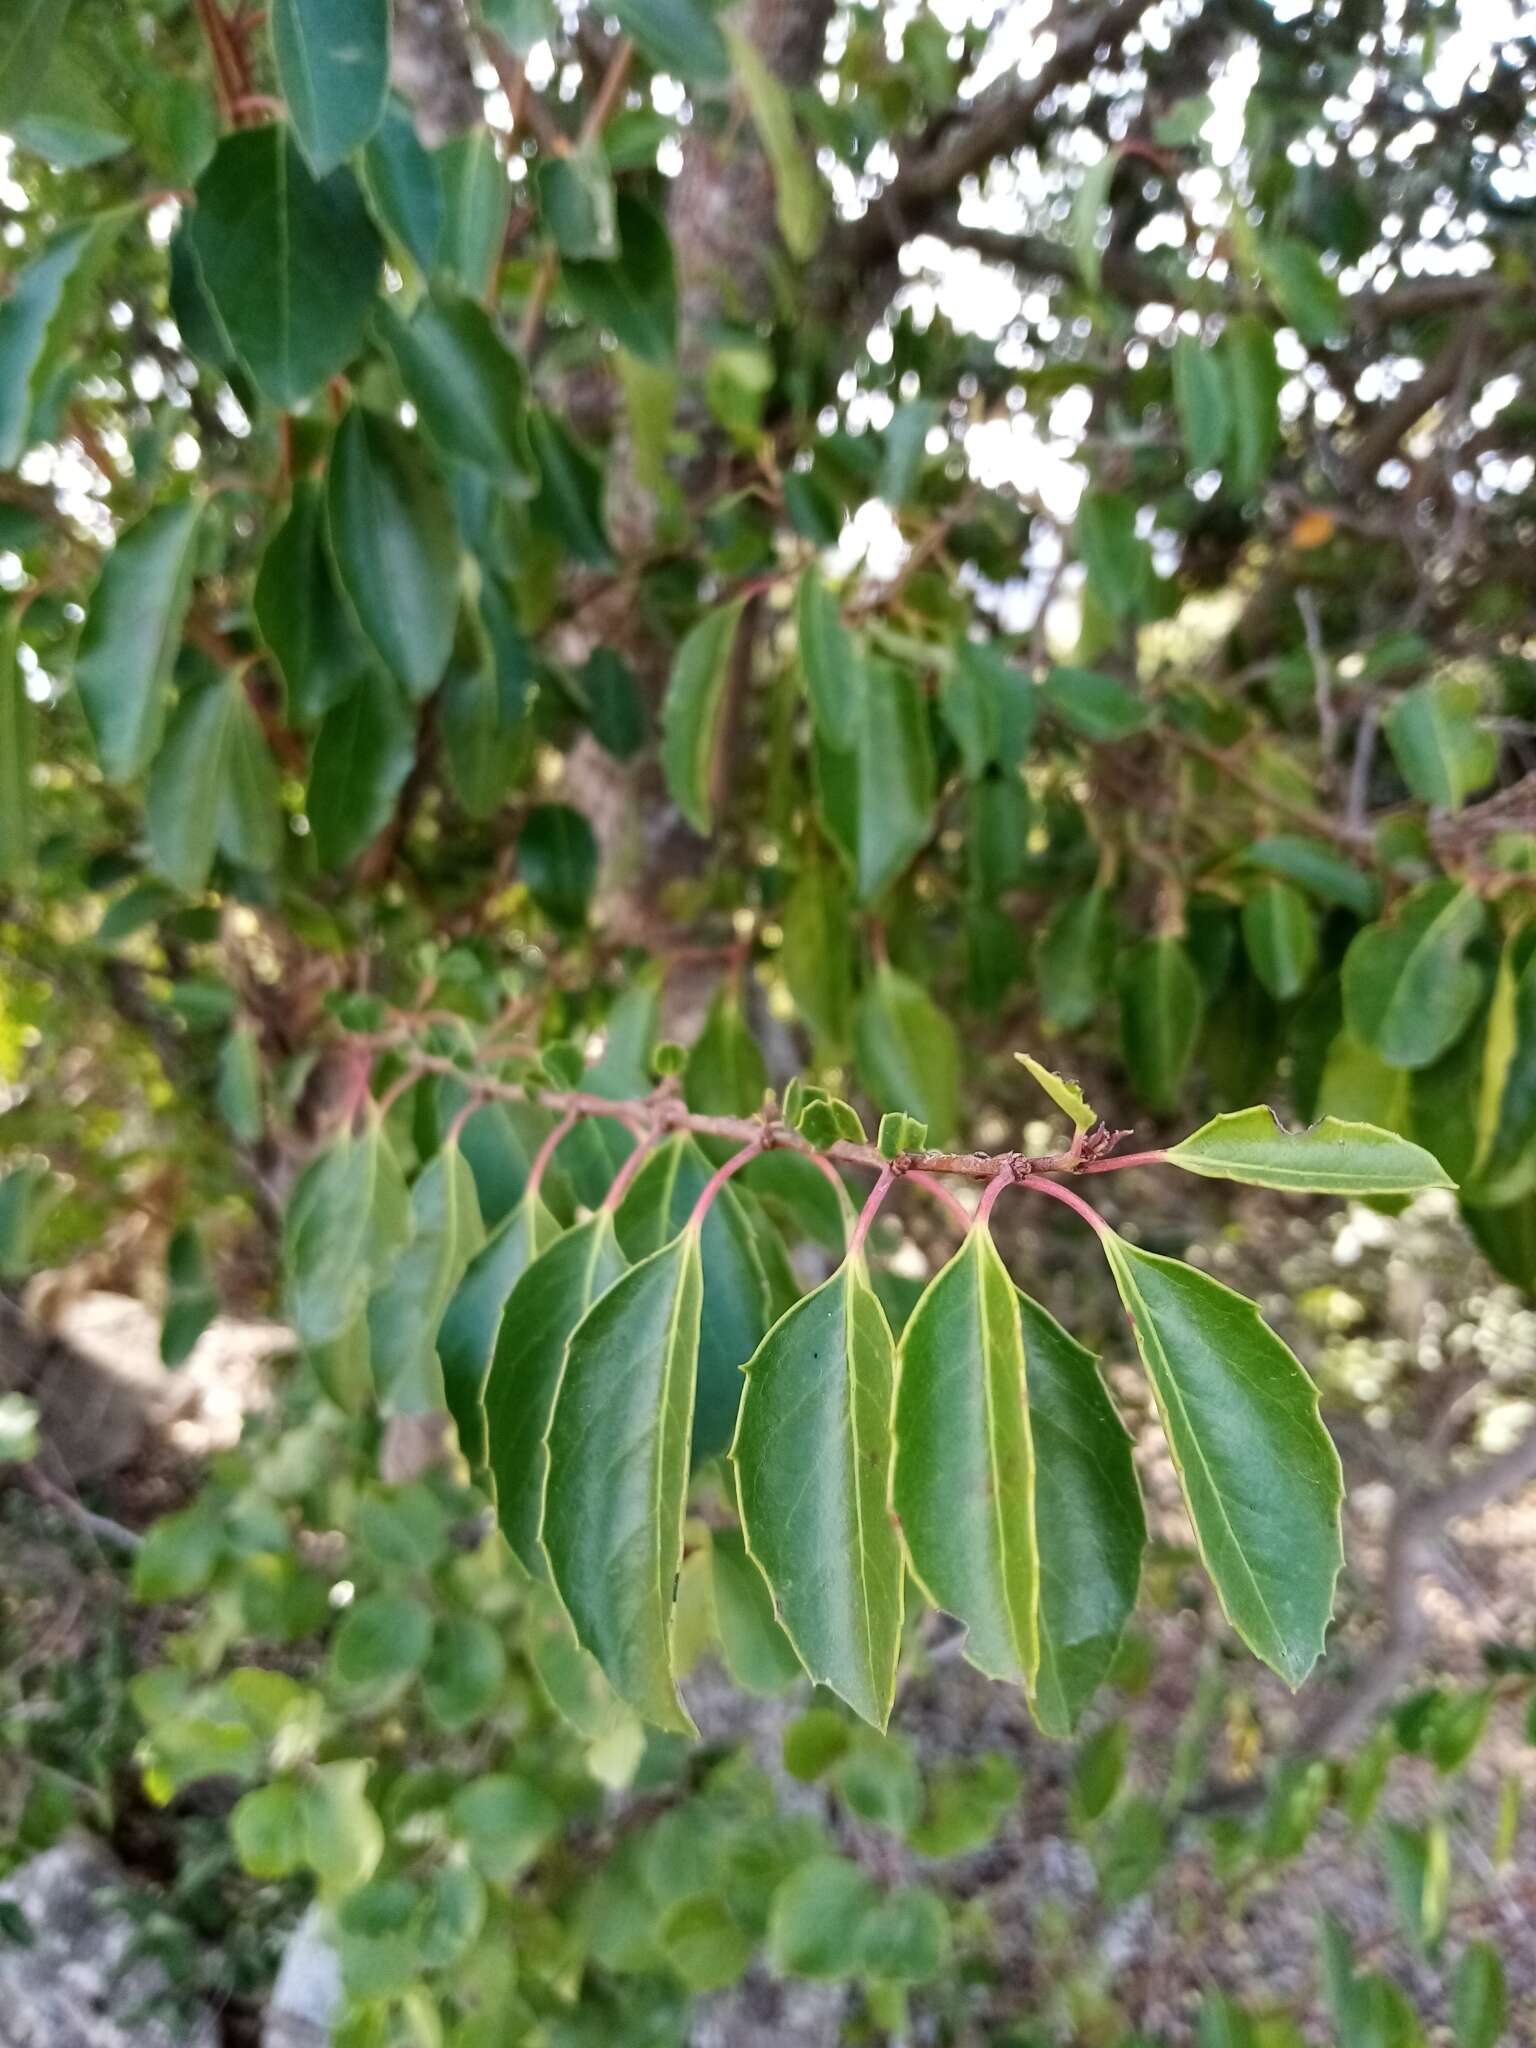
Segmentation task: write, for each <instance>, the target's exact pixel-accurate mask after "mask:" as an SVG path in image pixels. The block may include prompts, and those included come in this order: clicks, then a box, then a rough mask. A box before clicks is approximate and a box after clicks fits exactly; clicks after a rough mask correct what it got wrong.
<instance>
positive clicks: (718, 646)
mask: <svg viewBox="0 0 1536 2048" xmlns="http://www.w3.org/2000/svg"><path fill="white" fill-rule="evenodd" d="M740 621H741V603H740V601H739V600H738V601H737V602H736V603H734V604H724V605H721V606H719V608H718V609H717V610H715V611H712V612H707V613H706V614H705V616H704V617H703V618H702V619H700V621H699V623H698V624H697V625H696V626H695V627H694V628H693V630H692V631H691V632H690V633H689V635H688V637H687V638H686V639H685V640H684V641H683V643H682V645H681V646H680V647H679V648H678V650H677V654H676V657H675V658H674V660H673V663H672V673H671V675H670V677H669V678H668V680H667V694H666V697H665V699H664V701H663V703H662V707H661V765H662V768H663V770H664V771H665V774H666V778H667V788H668V790H669V791H670V792H671V796H672V801H673V802H674V803H675V804H676V805H677V807H678V809H679V810H680V811H681V812H682V814H683V816H684V817H685V818H686V819H687V820H688V822H689V824H690V825H691V826H692V827H693V829H694V831H695V832H698V833H700V834H701V835H705V836H707V835H708V833H709V832H710V830H711V829H712V827H713V825H714V815H715V788H714V782H715V768H716V763H717V761H718V759H719V751H720V739H721V722H722V718H723V716H724V712H725V707H726V703H727V698H728V692H727V689H726V684H727V682H728V681H729V679H730V672H731V649H732V648H733V646H734V645H735V642H736V628H737V626H738V624H739V623H740Z"/></svg>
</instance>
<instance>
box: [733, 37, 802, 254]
mask: <svg viewBox="0 0 1536 2048" xmlns="http://www.w3.org/2000/svg"><path fill="white" fill-rule="evenodd" d="M726 42H727V43H728V45H729V47H730V52H731V61H732V63H733V65H734V67H735V71H736V80H737V83H738V84H739V85H740V87H741V92H742V97H743V98H744V99H745V101H746V103H747V109H748V112H749V113H750V114H751V116H752V125H753V127H754V128H756V130H757V138H758V141H759V142H761V144H762V145H763V153H764V155H765V156H766V157H767V159H768V162H769V164H770V166H771V167H772V170H773V186H774V195H775V198H776V201H777V211H778V221H779V233H780V234H781V235H782V236H783V237H784V246H785V248H786V249H788V251H789V253H790V255H791V256H794V257H796V258H797V259H798V260H799V261H800V262H801V263H808V262H809V261H810V259H811V258H812V256H814V255H815V253H816V245H817V243H818V242H819V241H820V240H821V227H822V220H823V218H824V215H825V212H826V207H825V202H824V200H823V196H822V187H821V184H820V181H819V180H818V179H817V176H816V172H815V169H814V167H813V165H812V163H811V159H810V157H809V155H808V154H807V152H806V151H805V150H804V149H803V148H802V147H801V144H800V138H799V137H798V135H796V133H795V116H794V109H793V107H792V106H791V104H790V98H789V94H788V93H787V92H786V91H785V89H784V87H783V86H782V85H781V84H780V83H779V80H778V79H777V78H775V76H774V75H773V73H772V71H770V70H769V68H768V66H767V64H766V63H765V62H764V61H763V58H762V55H761V53H760V52H759V51H758V49H757V47H756V45H755V44H754V43H753V42H751V41H750V40H749V39H748V37H746V36H745V35H743V34H741V33H740V32H739V31H736V30H733V29H727V30H726Z"/></svg>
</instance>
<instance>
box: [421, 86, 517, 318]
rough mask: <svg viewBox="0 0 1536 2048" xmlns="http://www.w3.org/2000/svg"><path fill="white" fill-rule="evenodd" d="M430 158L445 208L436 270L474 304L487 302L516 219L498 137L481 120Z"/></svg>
mask: <svg viewBox="0 0 1536 2048" xmlns="http://www.w3.org/2000/svg"><path fill="white" fill-rule="evenodd" d="M432 157H433V162H434V163H435V165H436V167H437V177H438V189H439V191H440V192H441V194H442V206H443V225H442V231H441V233H440V234H439V236H438V241H437V261H438V267H439V269H440V270H441V271H442V272H443V273H444V274H445V275H446V276H447V277H449V278H450V279H451V280H452V281H453V282H454V283H455V284H457V285H458V286H459V288H460V289H461V290H462V291H465V292H467V293H468V294H469V296H470V297H471V298H472V299H486V298H488V297H489V296H490V292H491V286H492V284H493V282H494V281H495V278H496V273H497V271H498V270H499V269H500V267H501V257H502V251H503V249H504V248H505V247H506V239H507V223H508V221H509V220H510V218H511V214H512V186H511V183H510V181H509V179H508V177H507V170H506V165H505V164H504V163H503V162H502V160H501V157H500V155H499V153H498V150H497V146H496V138H495V137H494V136H493V135H492V133H491V131H490V129H489V128H488V127H487V126H486V125H485V124H484V123H483V122H478V121H477V122H476V123H475V125H474V127H472V128H471V129H470V130H469V131H468V133H467V134H464V135H456V136H454V137H453V139H452V140H451V141H449V142H445V143H444V144H443V146H442V148H441V149H436V150H434V151H433V152H432Z"/></svg>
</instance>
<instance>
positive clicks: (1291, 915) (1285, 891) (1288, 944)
mask: <svg viewBox="0 0 1536 2048" xmlns="http://www.w3.org/2000/svg"><path fill="white" fill-rule="evenodd" d="M1243 944H1244V946H1245V947H1246V949H1247V953H1248V960H1249V964H1250V965H1251V966H1252V968H1253V971H1254V973H1255V974H1256V975H1257V976H1258V978H1259V981H1260V983H1261V984H1262V985H1263V987H1264V988H1266V989H1267V990H1268V991H1269V993H1270V994H1271V995H1272V996H1273V997H1274V999H1275V1001H1276V1002H1277V1003H1288V1002H1290V1001H1291V1000H1292V999H1293V998H1294V997H1296V996H1299V995H1300V994H1301V992H1302V990H1303V989H1304V988H1305V987H1306V986H1307V984H1308V982H1309V981H1310V980H1311V979H1312V976H1313V974H1314V973H1315V972H1316V971H1317V917H1316V914H1315V913H1314V911H1313V909H1312V906H1311V905H1310V904H1309V903H1308V902H1307V899H1306V897H1305V896H1303V895H1302V893H1301V891H1300V890H1299V889H1293V888H1292V887H1291V885H1290V883H1289V882H1261V883H1260V884H1259V886H1258V887H1257V888H1256V889H1255V890H1254V891H1253V893H1252V894H1251V895H1250V896H1249V897H1248V899H1247V901H1246V902H1245V903H1244V905H1243Z"/></svg>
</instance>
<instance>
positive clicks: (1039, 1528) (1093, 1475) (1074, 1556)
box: [1019, 1294, 1147, 1738]
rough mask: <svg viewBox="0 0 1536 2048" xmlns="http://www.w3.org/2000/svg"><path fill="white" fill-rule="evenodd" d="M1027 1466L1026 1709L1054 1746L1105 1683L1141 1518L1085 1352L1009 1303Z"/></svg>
mask: <svg viewBox="0 0 1536 2048" xmlns="http://www.w3.org/2000/svg"><path fill="white" fill-rule="evenodd" d="M1019 1318H1020V1324H1021V1327H1022V1330H1023V1335H1024V1372H1025V1378H1026V1381H1027V1384H1028V1403H1029V1429H1030V1436H1031V1438H1032V1440H1033V1444H1034V1460H1035V1532H1036V1535H1035V1540H1036V1544H1037V1547H1038V1550H1039V1572H1040V1610H1039V1634H1040V1667H1039V1670H1038V1672H1037V1673H1036V1676H1035V1685H1034V1693H1033V1697H1032V1702H1031V1704H1032V1706H1033V1709H1034V1715H1035V1719H1036V1720H1037V1721H1038V1722H1039V1724H1040V1726H1041V1728H1042V1729H1043V1730H1044V1731H1045V1733H1046V1734H1047V1735H1053V1736H1056V1737H1058V1738H1064V1737H1066V1736H1067V1735H1070V1734H1071V1732H1072V1730H1073V1729H1074V1728H1075V1727H1076V1726H1077V1722H1078V1717H1079V1716H1080V1715H1081V1713H1082V1711H1083V1709H1084V1708H1085V1707H1086V1706H1087V1705H1088V1702H1089V1701H1090V1700H1091V1699H1092V1698H1093V1696H1094V1694H1095V1693H1096V1692H1097V1691H1098V1689H1099V1687H1100V1686H1101V1685H1102V1684H1104V1682H1105V1680H1106V1679H1107V1678H1108V1677H1109V1674H1110V1670H1111V1667H1112V1666H1113V1664H1114V1660H1115V1653H1116V1651H1117V1650H1118V1648H1119V1646H1120V1638H1121V1635H1122V1633H1123V1632H1124V1629H1125V1624H1126V1622H1127V1621H1128V1620H1129V1618H1130V1616H1131V1613H1132V1611H1133V1610H1134V1608H1135V1605H1136V1590H1137V1586H1138V1584H1139V1582H1140V1578H1141V1556H1142V1551H1143V1549H1144V1548H1145V1545H1146V1540H1147V1525H1146V1518H1145V1516H1144V1515H1143V1513H1142V1506H1141V1493H1140V1489H1139V1488H1138V1486H1137V1483H1136V1467H1135V1464H1134V1462H1133V1461H1132V1457H1131V1439H1130V1437H1129V1436H1128V1435H1127V1433H1126V1429H1125V1425H1124V1424H1123V1423H1122V1422H1121V1420H1120V1418H1119V1416H1118V1415H1117V1414H1116V1413H1115V1409H1114V1405H1113V1403H1112V1402H1111V1401H1110V1398H1109V1396H1108V1395H1107V1394H1106V1393H1105V1391H1104V1386H1103V1383H1102V1381H1101V1380H1100V1378H1099V1372H1098V1362H1097V1360H1096V1359H1095V1358H1094V1356H1093V1353H1092V1352H1091V1351H1086V1350H1084V1348H1083V1346H1082V1345H1081V1344H1079V1343H1077V1342H1076V1341H1075V1340H1074V1339H1073V1338H1071V1337H1069V1336H1068V1335H1067V1333H1066V1331H1065V1330H1064V1329H1062V1327H1061V1325H1060V1324H1059V1323H1058V1322H1057V1321H1056V1320H1055V1318H1054V1317H1052V1316H1050V1315H1049V1314H1047V1312H1046V1311H1045V1310H1044V1309H1043V1308H1041V1306H1040V1305H1039V1303H1038V1302H1035V1301H1031V1300H1030V1298H1029V1296H1028V1295H1027V1294H1020V1296H1019Z"/></svg>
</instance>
